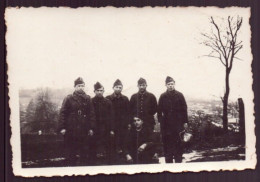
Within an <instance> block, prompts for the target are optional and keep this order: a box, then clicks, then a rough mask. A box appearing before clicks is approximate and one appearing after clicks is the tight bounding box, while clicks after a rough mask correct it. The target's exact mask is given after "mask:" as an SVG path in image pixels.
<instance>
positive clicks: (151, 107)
mask: <svg viewBox="0 0 260 182" xmlns="http://www.w3.org/2000/svg"><path fill="white" fill-rule="evenodd" d="M137 84H138V89H139V90H138V92H137V93H135V94H134V95H132V97H131V99H130V114H131V119H133V117H134V116H135V115H138V116H139V117H141V118H143V122H144V126H145V128H147V129H148V130H150V131H153V129H154V125H155V120H154V115H155V114H156V112H157V101H156V97H155V96H154V95H153V94H152V93H150V92H148V91H147V90H146V87H147V82H146V80H145V79H143V78H140V79H139V80H138V83H137Z"/></svg>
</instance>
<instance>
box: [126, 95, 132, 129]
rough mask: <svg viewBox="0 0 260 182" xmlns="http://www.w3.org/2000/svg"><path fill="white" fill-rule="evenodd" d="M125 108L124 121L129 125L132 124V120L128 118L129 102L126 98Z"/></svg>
mask: <svg viewBox="0 0 260 182" xmlns="http://www.w3.org/2000/svg"><path fill="white" fill-rule="evenodd" d="M125 106H126V118H125V119H126V123H127V125H129V124H131V123H132V119H131V116H130V101H129V99H128V98H127V97H126V98H125Z"/></svg>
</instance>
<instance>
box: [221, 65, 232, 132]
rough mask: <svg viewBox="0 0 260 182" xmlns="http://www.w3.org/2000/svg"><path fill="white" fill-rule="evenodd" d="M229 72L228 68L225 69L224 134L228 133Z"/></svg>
mask: <svg viewBox="0 0 260 182" xmlns="http://www.w3.org/2000/svg"><path fill="white" fill-rule="evenodd" d="M229 73H230V72H229V70H228V68H226V79H225V82H226V90H225V94H224V98H223V118H222V119H223V129H224V132H227V131H228V112H227V111H228V96H229V91H230V88H229Z"/></svg>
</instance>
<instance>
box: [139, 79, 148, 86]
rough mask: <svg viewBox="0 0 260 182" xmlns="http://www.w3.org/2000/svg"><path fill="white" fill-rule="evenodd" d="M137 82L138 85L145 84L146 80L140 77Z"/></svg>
mask: <svg viewBox="0 0 260 182" xmlns="http://www.w3.org/2000/svg"><path fill="white" fill-rule="evenodd" d="M137 83H138V85H141V84H147V83H146V80H145V79H144V78H140V79H139V80H138V82H137Z"/></svg>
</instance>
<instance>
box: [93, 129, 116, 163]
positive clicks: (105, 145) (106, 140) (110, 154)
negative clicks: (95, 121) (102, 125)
mask: <svg viewBox="0 0 260 182" xmlns="http://www.w3.org/2000/svg"><path fill="white" fill-rule="evenodd" d="M96 144H97V146H96V148H97V153H103V154H104V153H105V154H106V160H107V163H109V164H111V163H113V161H114V158H115V136H112V135H110V133H108V132H103V133H101V132H99V133H98V134H97V136H96Z"/></svg>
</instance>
